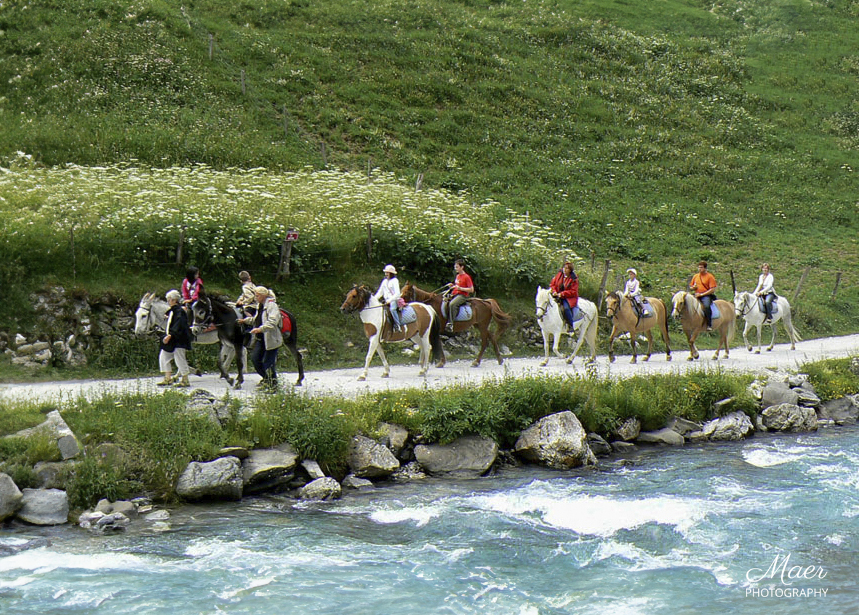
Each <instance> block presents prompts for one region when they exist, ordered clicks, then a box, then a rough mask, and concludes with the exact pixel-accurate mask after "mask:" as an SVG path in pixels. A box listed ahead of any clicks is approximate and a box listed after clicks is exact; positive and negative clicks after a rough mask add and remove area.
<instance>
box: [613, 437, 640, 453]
mask: <svg viewBox="0 0 859 615" xmlns="http://www.w3.org/2000/svg"><path fill="white" fill-rule="evenodd" d="M611 448H612V450H614V452H615V453H631V452H632V451H636V450H638V447H637V446H636V445H635V444H633V443H632V442H624V441H623V440H615V441H614V442H612V443H611Z"/></svg>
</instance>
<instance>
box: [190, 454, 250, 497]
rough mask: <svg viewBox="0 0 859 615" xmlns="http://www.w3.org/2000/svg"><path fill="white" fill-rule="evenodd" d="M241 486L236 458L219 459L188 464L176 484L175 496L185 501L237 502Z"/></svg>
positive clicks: (240, 466)
mask: <svg viewBox="0 0 859 615" xmlns="http://www.w3.org/2000/svg"><path fill="white" fill-rule="evenodd" d="M242 485H243V481H242V464H241V462H240V461H239V460H238V459H237V458H236V457H221V458H219V459H215V460H213V461H209V462H199V461H192V462H191V463H189V464H188V466H187V467H186V468H185V470H184V471H183V472H182V474H181V475H180V476H179V480H178V481H177V483H176V494H177V495H179V496H180V497H183V498H185V499H186V500H204V499H218V500H239V499H241V497H242Z"/></svg>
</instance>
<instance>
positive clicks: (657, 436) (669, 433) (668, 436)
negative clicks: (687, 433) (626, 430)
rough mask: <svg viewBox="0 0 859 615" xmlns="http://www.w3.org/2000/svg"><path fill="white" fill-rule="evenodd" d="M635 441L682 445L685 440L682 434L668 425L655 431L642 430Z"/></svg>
mask: <svg viewBox="0 0 859 615" xmlns="http://www.w3.org/2000/svg"><path fill="white" fill-rule="evenodd" d="M635 441H636V442H641V443H645V444H670V445H674V446H678V445H683V444H684V443H685V442H686V440H685V439H684V438H683V436H681V435H680V434H679V433H677V432H676V431H674V430H673V429H671V428H670V427H663V428H662V429H657V430H656V431H642V432H641V433H640V434H638V437H637V438H636V439H635Z"/></svg>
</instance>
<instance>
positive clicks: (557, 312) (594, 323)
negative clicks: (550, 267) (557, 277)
mask: <svg viewBox="0 0 859 615" xmlns="http://www.w3.org/2000/svg"><path fill="white" fill-rule="evenodd" d="M534 302H535V303H536V304H537V324H539V325H540V331H541V332H542V333H543V351H544V353H545V357H544V359H543V362H542V363H540V366H546V365H548V364H549V336H552V337H553V338H554V339H553V344H552V352H554V353H555V356H558V357H561V358H563V357H564V355H562V354H561V352H560V351H559V350H558V346H559V344H560V341H561V335H564V334H566V335H569V336H570V342H571V343H572V338H573V336H575V334H576V331H578V333H579V339H578V341H577V342H576V343H575V348H573V352H572V353H571V354H570V356H569V357H567V364H568V365H569V364H570V363H572V362H573V361H574V360H575V358H576V355H578V354H579V348H581V347H582V342H585V341H587V343H588V346H590V348H591V356H590V361H594V360H596V356H597V349H596V342H597V328H598V327H599V322H598V320H599V315H598V313H597V306H596V305H594V304H593V303H592V302H590V301H588V300H587V299H583V298H581V297H579V303H578V305H579V309H580V310H581V311H582V313H583V314H584V317H583V318H582V319H581V320H578V321H576V323H575V327H574V328H573V330H569V329H568V327H567V324H566V319H565V318H564V314H563V313H562V311H561V306H560V305H558V302H557V301H555V299H554V297H552V292H551V290H549V289H548V288H543V287H542V286H538V287H537V296H536V297H534Z"/></svg>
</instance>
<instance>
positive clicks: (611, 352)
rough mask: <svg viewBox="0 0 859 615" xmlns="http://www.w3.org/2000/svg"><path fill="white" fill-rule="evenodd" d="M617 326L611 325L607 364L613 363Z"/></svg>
mask: <svg viewBox="0 0 859 615" xmlns="http://www.w3.org/2000/svg"><path fill="white" fill-rule="evenodd" d="M617 332H618V328H617V325H614V324H613V325H612V327H611V333H610V334H609V336H608V362H609V363H614V338H615V337H617Z"/></svg>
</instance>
